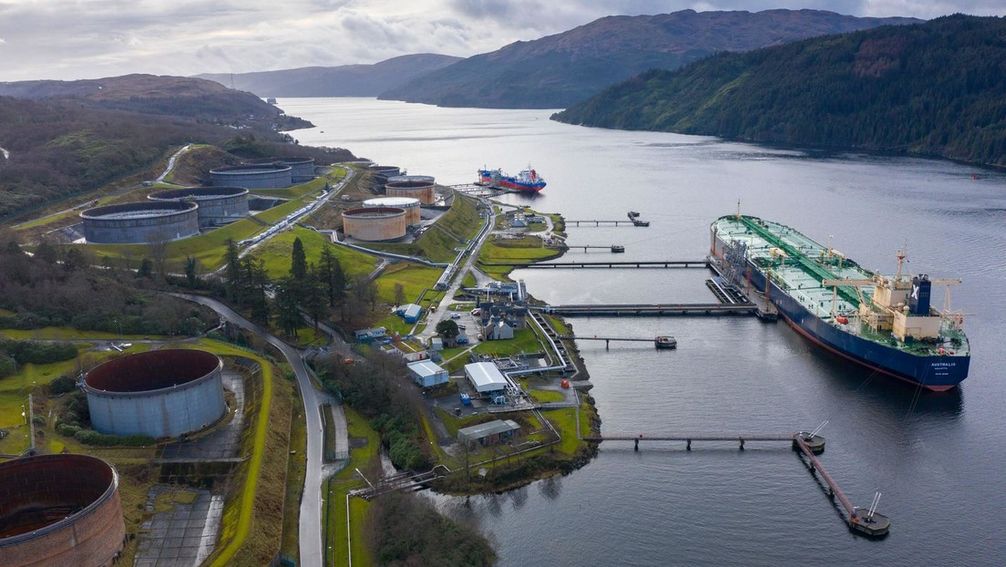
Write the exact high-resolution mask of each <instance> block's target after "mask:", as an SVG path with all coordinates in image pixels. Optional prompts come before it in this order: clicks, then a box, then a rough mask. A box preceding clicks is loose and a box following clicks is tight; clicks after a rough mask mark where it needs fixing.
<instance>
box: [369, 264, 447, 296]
mask: <svg viewBox="0 0 1006 567" xmlns="http://www.w3.org/2000/svg"><path fill="white" fill-rule="evenodd" d="M441 273H443V271H442V270H440V269H439V268H431V267H429V266H422V265H419V264H408V263H405V262H399V263H397V264H392V265H390V266H388V268H387V269H386V270H384V272H383V273H381V275H380V276H379V277H378V278H377V280H375V283H376V284H377V296H378V298H379V299H380V300H381V301H382V302H384V303H389V304H394V303H395V284H396V283H399V284H402V288H403V291H404V292H405V300H406V302H414V301H416V300H417V299H418V298H419V294H420V293H422V292H423V290H425V289H429V288H432V287H433V286H434V285H435V284H436V283H437V279H439V278H440V274H441Z"/></svg>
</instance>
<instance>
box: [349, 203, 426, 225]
mask: <svg viewBox="0 0 1006 567" xmlns="http://www.w3.org/2000/svg"><path fill="white" fill-rule="evenodd" d="M363 206H364V207H365V208H368V209H372V208H381V207H392V208H395V209H403V210H405V224H407V225H409V226H417V225H419V224H420V223H421V222H422V220H423V219H422V216H421V213H422V210H421V209H420V207H419V199H414V198H412V197H377V198H375V199H367V200H366V201H364V202H363Z"/></svg>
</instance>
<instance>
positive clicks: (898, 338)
mask: <svg viewBox="0 0 1006 567" xmlns="http://www.w3.org/2000/svg"><path fill="white" fill-rule="evenodd" d="M710 231H711V241H712V242H711V246H710V248H711V250H710V252H711V255H712V256H713V260H714V261H715V262H716V264H717V265H718V266H719V267H720V268H721V271H723V272H724V275H725V276H726V277H728V278H729V279H731V280H733V281H734V282H735V283H736V284H738V285H739V286H741V287H745V286H750V287H753V288H754V289H755V290H757V291H759V292H761V293H763V294H764V296H765V298H766V299H767V300H769V301H771V302H772V303H773V304H775V306H776V307H777V308H778V309H779V313H780V314H781V315H782V316H783V318H784V319H785V320H786V322H788V323H789V324H790V325H791V326H792V327H793V328H794V329H795V330H796V331H797V332H798V333H800V334H801V335H803V336H804V337H806V338H807V339H808V340H810V341H812V342H814V343H816V344H818V345H820V346H821V347H823V348H825V349H826V350H828V351H831V352H832V353H834V354H837V355H839V356H841V357H843V358H846V359H848V360H851V361H853V362H855V363H857V364H860V365H862V366H864V367H866V368H868V369H871V370H873V371H875V372H878V373H881V374H883V375H887V376H893V377H895V378H898V379H901V380H904V381H906V382H909V383H911V384H914V385H916V386H921V387H923V388H926V389H929V390H934V391H943V390H949V389H951V388H953V387H955V386H957V385H958V384H960V382H961V381H962V380H964V379H965V378H966V377H967V375H968V367H969V365H970V362H971V351H970V348H969V345H968V339H967V336H966V335H965V334H964V331H963V324H964V317H963V315H962V314H960V313H956V312H952V311H950V305H949V297H950V288H949V286H952V285H956V284H959V283H960V280H957V279H952V280H951V279H930V278H929V276H927V275H925V274H920V275H916V276H911V277H909V276H907V275H905V274H903V273H902V268H903V265H904V260H905V254H904V253H903V252H901V251H899V252H898V254H897V259H898V270H897V273H896V274H895V275H894V276H893V277H886V276H883V275H881V274H877V273H874V272H872V271H870V270H867V269H865V268H863V267H861V266H859V265H858V264H857V263H855V262H854V261H852V260H849V259H848V258H846V257H845V256H844V255H843V254H842V253H841V252H838V251H837V250H834V249H833V248H831V247H830V246H822V245H821V244H819V243H817V242H815V241H814V240H812V239H810V238H808V237H806V236H804V235H803V234H801V233H799V232H797V231H796V230H794V229H792V228H790V227H788V226H785V225H782V224H779V223H775V222H771V221H766V220H762V219H759V218H757V217H752V216H746V215H740V214H737V215H730V216H725V217H721V218H719V219H718V220H716V222H714V223H713V224H712V226H711V227H710ZM934 285H945V286H947V290H946V295H945V298H944V299H945V303H946V305H945V306H944V309H943V310H937V309H934V308H933V307H932V306H931V305H930V303H931V297H932V287H933V286H934ZM871 376H872V374H871Z"/></svg>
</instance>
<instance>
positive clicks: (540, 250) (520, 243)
mask: <svg viewBox="0 0 1006 567" xmlns="http://www.w3.org/2000/svg"><path fill="white" fill-rule="evenodd" d="M561 255H562V251H560V250H556V249H555V248H545V247H544V246H543V245H542V241H541V239H540V238H538V237H537V236H526V237H524V238H521V239H517V240H487V241H486V242H485V244H483V245H482V248H481V249H480V250H479V256H478V261H479V264H480V265H479V269H480V270H482V271H483V272H485V273H486V274H488V275H490V276H492V277H493V278H495V279H498V280H505V279H508V276H509V275H510V272H512V271H513V268H512V267H510V266H486V265H485V263H493V262H505V263H515V264H531V263H534V262H540V261H542V260H550V259H552V258H557V257H559V256H561Z"/></svg>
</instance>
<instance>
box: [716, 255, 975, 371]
mask: <svg viewBox="0 0 1006 567" xmlns="http://www.w3.org/2000/svg"><path fill="white" fill-rule="evenodd" d="M723 249H724V243H723V241H722V240H721V239H720V238H719V237H716V240H715V248H714V250H713V252H714V254H715V255H716V256H717V257H719V258H721V259H722V257H723ZM748 270H750V272H748ZM738 273H750V281H751V285H752V286H754V288H755V289H757V290H758V291H760V292H762V293H765V295H766V297H767V298H768V299H769V300H770V301H771V302H772V303H773V304H774V305H775V306H776V307H777V308H778V309H779V313H780V314H781V315H782V316H783V318H784V319H785V320H786V322H787V323H789V324H790V326H792V327H793V329H794V330H796V331H797V332H798V333H800V334H801V335H803V336H804V337H805V338H807V339H808V340H810V341H811V342H813V343H815V344H817V345H819V346H821V347H822V348H824V349H826V350H828V351H830V352H832V353H834V354H836V355H838V356H841V357H843V358H846V359H848V360H851V361H853V362H856V363H857V364H860V365H862V366H865V367H866V368H869V369H871V370H874V371H876V372H879V373H882V374H885V375H887V376H892V377H894V378H898V379H900V380H903V381H906V382H909V383H911V384H914V385H918V386H922V387H924V388H926V389H929V390H933V391H945V390H949V389H951V388H953V387H955V386H957V385H958V384H960V383H961V381H962V380H964V379H965V378H967V376H968V368H969V366H970V363H971V357H970V356H918V355H914V354H911V353H909V352H906V351H904V350H901V349H899V348H895V347H891V346H886V345H883V344H880V343H877V342H875V341H871V340H869V339H864V338H862V337H859V336H857V335H854V334H852V333H848V332H846V331H843V330H841V329H839V328H838V327H835V326H834V325H831V324H830V323H828V322H827V321H824V320H822V319H821V318H820V317H818V316H817V315H814V314H813V313H811V312H810V311H809V310H807V309H806V308H805V307H804V306H803V305H802V304H801V303H800V302H799V301H797V300H796V299H794V298H793V297H791V296H790V295H789V294H788V293H786V292H785V291H784V290H782V289H781V288H779V286H777V285H776V284H775V283H773V282H771V281H769V282H768V284H769V288H770V289H769V290H768V291H767V292H766V290H765V285H766V282H767V279H766V277H765V274H764V273H763V272H762V271H761V269H760V268H759V267H758V266H757V265H756V264H754V263H753V262H751V261H748V262H747V264H746V266H743V269H741V270H738ZM737 283H740V282H737Z"/></svg>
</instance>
